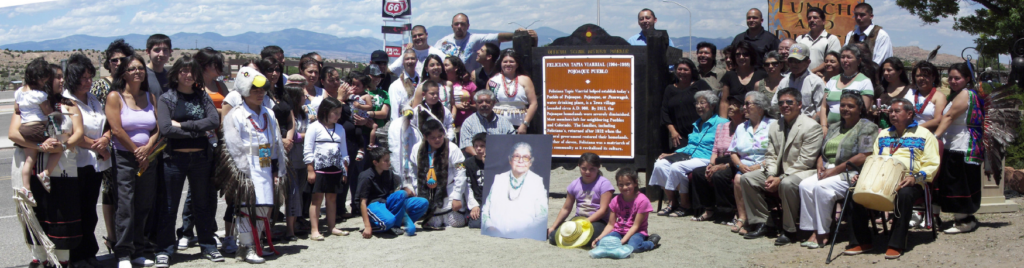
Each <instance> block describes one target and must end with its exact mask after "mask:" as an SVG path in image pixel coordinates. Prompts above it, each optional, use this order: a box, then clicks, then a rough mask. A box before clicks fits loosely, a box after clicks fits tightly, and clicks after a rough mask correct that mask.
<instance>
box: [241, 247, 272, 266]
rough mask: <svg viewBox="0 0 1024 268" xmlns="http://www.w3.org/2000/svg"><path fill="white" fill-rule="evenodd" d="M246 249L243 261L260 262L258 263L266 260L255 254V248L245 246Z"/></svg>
mask: <svg viewBox="0 0 1024 268" xmlns="http://www.w3.org/2000/svg"><path fill="white" fill-rule="evenodd" d="M246 251H247V252H246V254H245V259H244V261H245V262H248V263H251V264H260V263H264V262H266V261H267V260H264V259H263V257H260V254H256V249H255V248H251V247H248V248H246Z"/></svg>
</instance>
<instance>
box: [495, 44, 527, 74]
mask: <svg viewBox="0 0 1024 268" xmlns="http://www.w3.org/2000/svg"><path fill="white" fill-rule="evenodd" d="M505 57H512V59H515V60H516V75H524V74H526V71H523V63H522V62H519V56H518V55H516V51H515V50H514V49H511V48H507V49H505V50H502V51H501V54H499V55H498V58H497V59H494V69H495V70H498V73H501V62H502V61H505Z"/></svg>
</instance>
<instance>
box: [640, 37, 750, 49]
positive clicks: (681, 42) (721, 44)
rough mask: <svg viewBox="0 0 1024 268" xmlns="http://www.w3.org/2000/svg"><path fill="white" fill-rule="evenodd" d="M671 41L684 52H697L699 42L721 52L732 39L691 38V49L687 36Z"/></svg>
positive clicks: (674, 38) (673, 38)
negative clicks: (711, 45) (712, 46)
mask: <svg viewBox="0 0 1024 268" xmlns="http://www.w3.org/2000/svg"><path fill="white" fill-rule="evenodd" d="M627 37H628V36H627ZM671 39H672V43H674V44H675V45H676V46H675V47H676V48H679V49H682V50H683V51H684V52H686V51H690V49H693V50H697V44H700V42H708V43H711V44H714V45H715V47H716V48H718V50H722V49H724V48H725V47H726V46H729V45H731V44H732V37H723V38H706V37H696V36H694V37H693V46H692V47H690V38H689V37H688V36H683V37H671ZM687 47H690V48H689V49H688V48H687Z"/></svg>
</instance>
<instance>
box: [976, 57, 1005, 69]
mask: <svg viewBox="0 0 1024 268" xmlns="http://www.w3.org/2000/svg"><path fill="white" fill-rule="evenodd" d="M987 67H992V70H996V71H1002V70H1006V66H1003V64H1002V63H999V56H992V55H981V57H980V58H978V70H979V71H980V70H985V68H987Z"/></svg>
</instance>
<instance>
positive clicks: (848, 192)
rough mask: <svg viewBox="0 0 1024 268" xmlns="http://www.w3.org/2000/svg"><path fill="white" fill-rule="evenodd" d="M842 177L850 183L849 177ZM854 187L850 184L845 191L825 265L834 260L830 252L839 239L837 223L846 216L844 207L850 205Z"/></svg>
mask: <svg viewBox="0 0 1024 268" xmlns="http://www.w3.org/2000/svg"><path fill="white" fill-rule="evenodd" d="M847 170H849V168H847ZM844 175H846V181H850V175H849V174H848V173H847V174H844ZM856 186H857V183H856V182H854V183H850V188H849V189H847V190H846V198H845V199H844V200H843V210H841V211H839V219H838V220H836V229H835V230H832V246H829V247H828V256H825V264H831V263H832V261H833V260H835V259H833V258H832V250H833V249H835V248H836V237H839V225H840V224H839V223H840V222H842V220H843V215H845V214H846V207H848V205H849V204H850V199H853V189H854V188H856Z"/></svg>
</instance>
